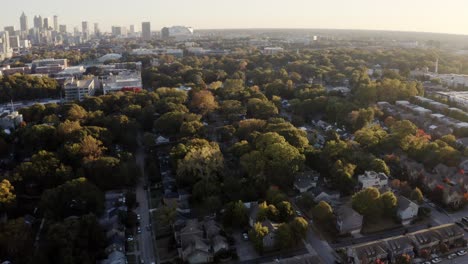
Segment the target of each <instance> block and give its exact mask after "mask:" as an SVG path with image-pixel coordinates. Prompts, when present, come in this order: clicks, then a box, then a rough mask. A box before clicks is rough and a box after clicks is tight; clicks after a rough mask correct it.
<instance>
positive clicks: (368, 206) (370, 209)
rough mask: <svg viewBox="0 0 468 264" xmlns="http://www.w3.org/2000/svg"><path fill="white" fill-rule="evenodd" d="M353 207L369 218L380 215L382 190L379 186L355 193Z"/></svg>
mask: <svg viewBox="0 0 468 264" xmlns="http://www.w3.org/2000/svg"><path fill="white" fill-rule="evenodd" d="M352 205H353V209H354V210H356V212H358V213H360V214H362V215H363V216H364V217H367V218H375V217H378V216H380V213H381V209H382V208H381V207H380V192H379V190H378V189H377V188H374V187H370V188H366V189H364V190H362V191H360V192H358V193H356V194H354V195H353V198H352Z"/></svg>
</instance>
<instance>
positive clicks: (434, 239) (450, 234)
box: [408, 223, 465, 254]
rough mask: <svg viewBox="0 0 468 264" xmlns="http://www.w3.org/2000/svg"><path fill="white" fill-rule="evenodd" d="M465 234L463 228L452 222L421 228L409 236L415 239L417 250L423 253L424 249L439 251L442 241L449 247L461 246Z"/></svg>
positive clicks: (431, 251) (430, 251)
mask: <svg viewBox="0 0 468 264" xmlns="http://www.w3.org/2000/svg"><path fill="white" fill-rule="evenodd" d="M464 234H465V233H464V231H463V229H461V228H460V227H459V226H457V225H455V224H453V223H452V224H446V225H440V226H437V227H433V228H430V229H425V230H420V231H417V232H414V233H411V234H408V237H409V238H410V239H411V240H412V241H413V245H414V248H415V251H416V252H417V253H418V254H421V253H422V251H426V252H428V253H433V252H438V251H439V249H440V244H441V243H445V244H446V245H447V246H448V247H455V246H460V245H462V244H463V240H464V239H463V237H464Z"/></svg>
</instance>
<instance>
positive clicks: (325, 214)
mask: <svg viewBox="0 0 468 264" xmlns="http://www.w3.org/2000/svg"><path fill="white" fill-rule="evenodd" d="M313 215H314V218H315V219H316V220H317V221H318V222H322V223H325V222H327V221H330V220H331V219H332V218H333V208H332V207H331V206H330V204H328V203H327V202H325V201H320V202H319V203H318V204H317V205H316V206H315V207H314V209H313Z"/></svg>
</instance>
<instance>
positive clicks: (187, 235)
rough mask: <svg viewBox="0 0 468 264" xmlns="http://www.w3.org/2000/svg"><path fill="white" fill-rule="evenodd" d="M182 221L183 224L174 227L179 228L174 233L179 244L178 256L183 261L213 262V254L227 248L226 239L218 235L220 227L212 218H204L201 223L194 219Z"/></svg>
mask: <svg viewBox="0 0 468 264" xmlns="http://www.w3.org/2000/svg"><path fill="white" fill-rule="evenodd" d="M184 222H185V226H183V227H182V228H176V230H179V229H180V230H179V231H176V232H175V233H174V236H175V239H176V241H177V243H178V244H179V249H178V250H179V256H180V257H181V258H182V260H183V261H184V262H188V263H209V262H213V258H214V254H216V253H219V252H220V251H222V250H228V249H229V244H228V243H227V239H226V238H225V237H223V236H221V235H220V231H221V228H220V227H219V225H218V223H216V222H215V221H214V219H206V220H205V221H204V222H203V223H199V222H198V220H196V219H190V220H185V221H184ZM176 226H179V225H176Z"/></svg>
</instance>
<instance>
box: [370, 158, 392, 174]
mask: <svg viewBox="0 0 468 264" xmlns="http://www.w3.org/2000/svg"><path fill="white" fill-rule="evenodd" d="M371 168H372V170H373V171H375V172H383V173H385V175H390V168H389V167H388V166H387V164H386V163H385V161H384V160H381V159H373V160H372V163H371Z"/></svg>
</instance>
